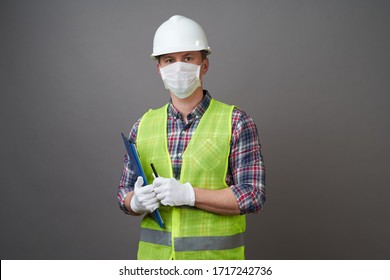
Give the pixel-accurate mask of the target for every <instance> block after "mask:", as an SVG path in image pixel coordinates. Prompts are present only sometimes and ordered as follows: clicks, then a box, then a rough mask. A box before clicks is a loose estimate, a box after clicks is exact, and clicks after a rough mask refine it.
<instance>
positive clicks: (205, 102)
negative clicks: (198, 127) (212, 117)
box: [168, 90, 212, 120]
mask: <svg viewBox="0 0 390 280" xmlns="http://www.w3.org/2000/svg"><path fill="white" fill-rule="evenodd" d="M211 99H212V97H211V95H210V93H209V92H208V91H207V90H203V99H202V101H200V102H199V104H198V105H197V106H196V107H195V108H194V110H193V111H192V112H191V113H190V114H188V116H187V119H188V120H191V119H193V118H199V119H200V118H201V117H202V116H203V114H204V112H206V110H207V108H208V107H209V105H210V102H211ZM168 116H171V117H174V118H179V119H182V115H181V114H180V113H179V111H178V110H177V109H176V108H175V106H173V104H172V99H171V101H170V102H169V105H168Z"/></svg>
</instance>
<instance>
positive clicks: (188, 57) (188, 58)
mask: <svg viewBox="0 0 390 280" xmlns="http://www.w3.org/2000/svg"><path fill="white" fill-rule="evenodd" d="M192 60H194V59H193V58H192V57H191V56H186V57H185V58H184V61H186V62H189V61H192Z"/></svg>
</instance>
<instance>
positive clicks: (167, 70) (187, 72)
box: [160, 61, 201, 98]
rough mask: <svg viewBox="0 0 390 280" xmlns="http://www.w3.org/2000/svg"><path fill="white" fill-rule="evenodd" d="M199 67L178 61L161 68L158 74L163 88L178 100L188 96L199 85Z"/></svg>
mask: <svg viewBox="0 0 390 280" xmlns="http://www.w3.org/2000/svg"><path fill="white" fill-rule="evenodd" d="M200 66H201V65H197V64H191V63H185V62H180V61H179V62H175V63H172V64H169V65H167V66H164V67H161V68H160V73H161V78H162V80H163V82H164V85H165V88H166V89H168V90H170V91H171V92H172V93H173V94H174V95H176V96H177V97H178V98H186V97H188V96H190V95H191V94H192V93H193V92H194V91H195V90H196V89H197V88H198V87H199V86H200V85H201V83H200V79H199V74H200Z"/></svg>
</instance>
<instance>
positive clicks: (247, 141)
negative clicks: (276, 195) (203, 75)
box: [226, 108, 266, 214]
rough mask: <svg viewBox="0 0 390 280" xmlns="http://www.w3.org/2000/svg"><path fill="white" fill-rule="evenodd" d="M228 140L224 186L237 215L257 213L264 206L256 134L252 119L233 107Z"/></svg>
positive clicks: (262, 171)
mask: <svg viewBox="0 0 390 280" xmlns="http://www.w3.org/2000/svg"><path fill="white" fill-rule="evenodd" d="M232 120H233V122H232V140H231V151H230V158H229V172H228V176H227V179H226V181H227V183H228V185H229V186H230V188H231V189H232V191H233V193H234V195H235V197H236V199H237V203H238V207H239V208H240V211H241V214H248V213H258V212H259V211H260V210H261V209H262V208H263V205H264V203H265V200H266V197H265V167H264V162H263V156H262V154H261V146H260V142H259V136H258V131H257V128H256V125H255V123H254V121H253V119H252V118H250V117H249V116H248V115H247V114H246V113H245V112H243V111H241V110H239V109H238V108H236V109H235V110H234V111H233V117H232Z"/></svg>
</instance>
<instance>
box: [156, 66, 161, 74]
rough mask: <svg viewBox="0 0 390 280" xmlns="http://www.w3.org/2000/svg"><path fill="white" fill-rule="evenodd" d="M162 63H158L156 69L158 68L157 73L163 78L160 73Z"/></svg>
mask: <svg viewBox="0 0 390 280" xmlns="http://www.w3.org/2000/svg"><path fill="white" fill-rule="evenodd" d="M160 67H161V66H160V63H157V65H156V68H157V72H158V74H159V75H160V76H161V72H160Z"/></svg>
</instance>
